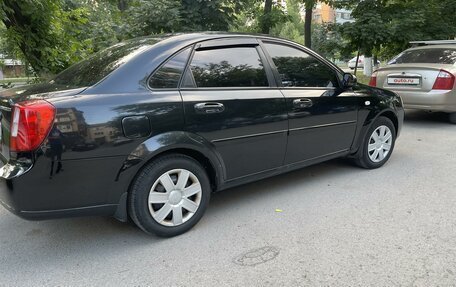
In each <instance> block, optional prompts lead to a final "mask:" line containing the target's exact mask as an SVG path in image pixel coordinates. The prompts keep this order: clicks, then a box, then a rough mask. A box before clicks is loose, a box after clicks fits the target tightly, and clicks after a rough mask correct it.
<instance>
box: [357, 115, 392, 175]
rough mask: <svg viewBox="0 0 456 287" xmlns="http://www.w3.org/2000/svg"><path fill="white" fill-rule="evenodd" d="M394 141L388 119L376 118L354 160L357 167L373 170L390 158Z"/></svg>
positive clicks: (390, 123)
mask: <svg viewBox="0 0 456 287" xmlns="http://www.w3.org/2000/svg"><path fill="white" fill-rule="evenodd" d="M395 141H396V129H395V127H394V124H393V123H392V122H391V120H390V119H388V118H386V117H379V118H377V119H376V120H375V121H374V122H373V124H372V126H371V127H370V128H369V130H368V131H367V133H366V135H365V136H364V139H363V143H362V146H361V147H360V151H359V153H358V155H357V157H356V158H355V162H356V164H357V165H358V166H360V167H363V168H366V169H375V168H379V167H381V166H383V165H384V164H385V163H386V162H387V161H388V159H389V158H390V156H391V154H392V152H393V149H394V144H395Z"/></svg>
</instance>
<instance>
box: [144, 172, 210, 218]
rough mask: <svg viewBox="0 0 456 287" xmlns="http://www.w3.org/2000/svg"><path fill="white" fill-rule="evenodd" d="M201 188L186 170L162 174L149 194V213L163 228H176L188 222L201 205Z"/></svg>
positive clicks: (192, 175)
mask: <svg viewBox="0 0 456 287" xmlns="http://www.w3.org/2000/svg"><path fill="white" fill-rule="evenodd" d="M201 197H202V188H201V184H200V182H199V180H198V178H197V177H196V176H195V175H194V174H193V173H192V172H190V171H188V170H186V169H173V170H170V171H167V172H165V173H164V174H162V175H161V176H160V177H159V178H158V179H157V180H156V181H155V182H154V184H153V185H152V188H151V189H150V193H149V198H148V202H149V212H150V215H151V216H152V218H153V219H154V220H155V221H156V222H157V223H159V224H161V225H164V226H178V225H181V224H183V223H185V222H186V221H188V220H189V219H190V218H192V216H193V215H194V214H195V212H196V211H197V210H198V207H199V205H200V203H201Z"/></svg>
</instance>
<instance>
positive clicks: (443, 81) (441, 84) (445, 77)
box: [432, 70, 455, 90]
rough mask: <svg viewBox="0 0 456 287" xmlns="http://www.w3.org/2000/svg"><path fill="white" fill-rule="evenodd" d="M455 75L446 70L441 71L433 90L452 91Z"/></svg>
mask: <svg viewBox="0 0 456 287" xmlns="http://www.w3.org/2000/svg"><path fill="white" fill-rule="evenodd" d="M454 78H455V77H454V75H453V74H451V73H450V72H447V71H445V70H440V73H439V75H438V76H437V79H436V80H435V83H434V86H433V87H432V89H433V90H452V89H453V86H454Z"/></svg>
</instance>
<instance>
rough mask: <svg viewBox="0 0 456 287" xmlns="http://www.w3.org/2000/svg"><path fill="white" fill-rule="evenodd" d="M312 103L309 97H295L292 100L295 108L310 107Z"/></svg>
mask: <svg viewBox="0 0 456 287" xmlns="http://www.w3.org/2000/svg"><path fill="white" fill-rule="evenodd" d="M312 105H313V103H312V100H311V99H296V100H294V101H293V106H294V107H295V108H300V109H302V108H310V107H311V106H312Z"/></svg>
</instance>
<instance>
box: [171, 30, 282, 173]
mask: <svg viewBox="0 0 456 287" xmlns="http://www.w3.org/2000/svg"><path fill="white" fill-rule="evenodd" d="M270 85H275V81H274V76H273V74H272V70H271V69H270V67H269V66H268V65H267V60H265V56H264V53H263V52H262V50H261V49H260V47H259V43H258V41H257V40H256V39H253V38H252V39H249V38H238V39H222V40H210V41H206V42H202V43H199V44H197V45H196V46H195V49H194V51H193V54H192V56H191V59H190V61H189V64H188V67H187V69H186V71H185V75H184V78H183V80H182V83H181V89H180V91H181V95H182V98H183V102H184V110H185V125H186V130H187V131H189V132H192V133H196V134H198V135H200V136H202V137H203V138H205V139H206V140H208V141H209V142H210V143H211V144H212V145H213V147H214V148H215V150H216V152H217V153H218V154H219V155H220V156H221V158H222V159H223V162H224V165H225V171H226V179H227V180H232V179H236V178H240V177H243V176H247V175H252V174H256V173H261V172H263V171H268V170H272V169H275V168H277V167H280V166H281V165H282V164H283V159H284V156H285V150H286V141H287V130H288V121H287V111H286V103H285V97H284V96H283V95H282V94H281V93H280V91H279V90H278V89H277V87H276V88H271V87H270Z"/></svg>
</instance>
